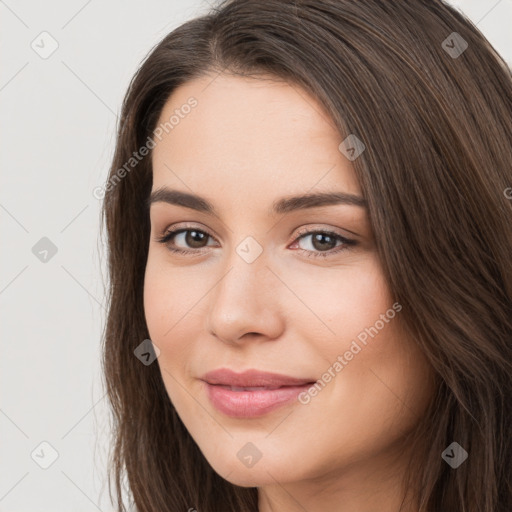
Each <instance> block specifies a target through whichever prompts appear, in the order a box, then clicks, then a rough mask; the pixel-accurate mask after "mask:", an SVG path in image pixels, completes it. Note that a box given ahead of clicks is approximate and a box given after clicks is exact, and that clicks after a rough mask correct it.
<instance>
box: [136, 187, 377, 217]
mask: <svg viewBox="0 0 512 512" xmlns="http://www.w3.org/2000/svg"><path fill="white" fill-rule="evenodd" d="M160 202H164V203H168V204H173V205H177V206H184V207H185V208H191V209H193V210H197V211H199V212H203V213H206V214H208V215H212V216H214V217H219V214H218V212H217V211H216V209H215V207H214V206H213V205H212V204H211V203H210V202H209V201H207V200H206V199H204V198H203V197H200V196H197V195H195V194H189V193H188V192H181V191H179V190H171V189H169V188H166V187H162V188H159V189H157V190H155V191H154V192H152V193H151V195H150V196H149V198H148V200H147V203H146V206H147V207H148V208H149V207H150V206H151V205H152V204H153V203H160ZM339 204H346V205H351V206H358V207H360V208H365V209H366V208H367V202H366V200H365V199H363V198H362V197H360V196H357V195H354V194H347V193H345V192H315V193H311V194H304V195H300V196H288V197H283V198H281V199H279V200H276V201H274V202H273V203H272V207H271V208H270V210H269V214H271V215H284V214H285V213H289V212H292V211H296V210H303V209H307V208H317V207H320V206H331V205H339Z"/></svg>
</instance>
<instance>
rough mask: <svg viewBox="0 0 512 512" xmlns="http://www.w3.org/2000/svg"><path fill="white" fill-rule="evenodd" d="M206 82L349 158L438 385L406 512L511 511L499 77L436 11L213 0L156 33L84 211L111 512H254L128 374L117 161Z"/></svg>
mask: <svg viewBox="0 0 512 512" xmlns="http://www.w3.org/2000/svg"><path fill="white" fill-rule="evenodd" d="M221 72H224V73H234V74H238V75H245V76H255V77H258V76H263V75H269V74H270V75H273V76H275V77H278V78H280V79H284V80H286V81H288V82H289V83H290V84H294V85H295V86H299V87H302V88H303V89H304V90H306V91H307V92H309V93H310V94H312V95H313V96H314V97H316V98H318V100H319V101H320V102H321V103H322V104H323V105H324V106H325V108H326V109H327V112H329V114H330V116H331V118H332V122H333V124H334V125H335V126H336V128H337V129H338V130H339V133H340V142H341V141H342V140H343V139H345V138H346V137H347V136H348V135H349V134H356V135H357V137H358V138H359V139H360V140H362V141H363V143H364V144H365V146H366V149H365V151H364V152H363V153H362V154H361V155H360V157H358V158H357V159H355V160H354V161H353V162H352V163H353V166H354V169H355V172H356V174H357V177H358V179H359V181H360V184H361V189H362V191H363V195H364V197H365V199H366V200H367V202H368V208H369V215H370V220H371V223H372V227H373V231H374V234H375V242H376V247H377V250H378V254H379V257H380V260H381V262H382V268H383V271H384V273H385V277H386V279H387V282H388V285H389V288H390V290H391V292H392V294H393V296H394V297H395V298H396V300H397V301H398V302H399V303H400V304H401V305H402V306H403V309H402V313H401V317H402V319H403V321H404V324H405V326H406V329H407V332H408V335H409V337H410V340H411V343H417V344H418V345H419V346H420V347H421V349H422V350H423V352H424V353H425V356H426V357H427V359H428V361H429V362H430V364H431V365H432V368H433V369H434V371H435V374H436V378H437V387H436V389H437V391H436V393H435V395H434V397H433V398H432V402H431V406H430V408H429V409H428V411H427V414H426V415H425V416H424V417H423V418H422V419H421V422H420V424H419V426H418V428H417V429H416V430H415V431H414V432H413V433H412V435H411V439H410V441H411V442H412V443H414V446H415V449H414V450H413V453H414V454H415V456H414V459H413V460H411V465H410V472H409V473H408V474H409V477H410V478H409V480H408V482H407V486H408V488H409V489H414V491H415V494H416V495H417V497H418V510H419V512H444V511H457V512H505V511H506V512H510V511H511V510H512V482H511V481H512V200H511V197H512V189H511V188H510V187H512V119H511V113H512V76H511V71H510V69H509V68H508V66H507V64H506V63H505V61H504V60H503V59H502V57H500V55H499V54H497V53H496V51H495V50H494V49H493V47H492V46H491V45H490V43H489V42H488V41H487V39H486V38H485V37H484V36H483V35H482V34H481V33H480V31H479V30H478V29H477V27H475V25H474V24H472V23H471V21H469V20H468V19H467V18H465V17H464V16H463V14H461V13H460V12H458V11H457V10H455V9H454V8H452V7H450V6H448V5H447V4H444V3H443V2H442V1H441V0H402V1H400V2H388V1H384V0H366V1H364V2H354V1H353V0H296V1H292V0H264V1H261V0H227V1H224V2H222V3H221V4H220V5H218V6H217V7H216V8H214V9H212V10H211V11H210V13H208V14H207V15H204V16H202V17H199V18H197V19H193V20H191V21H188V22H187V23H185V24H183V25H182V26H180V27H178V28H177V29H175V30H174V31H173V32H171V33H170V34H169V35H167V36H166V37H165V38H164V39H163V41H161V43H159V44H158V45H157V46H156V47H155V48H154V49H153V50H152V51H151V52H150V54H149V55H148V56H147V57H146V59H145V61H144V62H143V64H142V65H141V67H140V69H139V70H138V72H137V73H136V75H135V76H134V78H133V79H132V81H131V83H130V86H129V89H128V91H127V94H126V97H125V99H124V102H123V107H122V115H121V118H120V122H119V128H118V135H117V143H116V150H115V156H114V159H113V162H112V167H111V170H110V174H109V177H108V182H107V185H106V186H105V192H106V193H105V199H104V204H103V211H102V214H103V218H102V221H103V222H104V223H105V226H106V230H107V238H108V241H107V243H108V246H107V247H108V266H109V278H110V279H109V290H108V292H109V295H108V319H107V322H106V325H105V331H104V340H103V341H104V347H103V348H104V354H103V361H102V362H103V369H104V376H105V383H106V390H107V392H108V398H109V400H110V404H111V407H112V411H113V416H112V418H113V425H112V434H113V446H112V451H111V454H110V456H111V457H110V461H109V477H112V476H113V477H114V482H115V488H116V497H117V501H118V504H119V505H118V506H119V510H120V511H124V510H126V509H125V506H124V504H123V497H122V496H123V492H124V491H123V489H124V483H123V482H124V480H125V478H126V483H127V485H128V489H127V490H129V492H130V495H131V498H132V499H133V502H134V504H135V505H136V507H137V509H138V510H139V511H140V512H163V511H166V510H167V511H173V512H175V511H178V510H183V511H186V510H189V509H190V508H195V509H197V510H198V511H200V512H214V511H218V512H240V511H243V512H255V511H257V509H258V494H257V493H258V491H257V488H253V487H251V488H244V487H239V486H236V485H233V484H231V483H230V482H228V481H226V480H224V479H223V478H221V477H220V476H219V475H218V474H217V473H216V472H215V471H214V470H213V469H212V468H211V466H210V465H209V464H208V463H207V461H206V459H205V458H204V456H203V455H202V453H201V451H200V450H199V448H198V446H197V445H196V443H195V442H194V441H193V439H192V438H191V436H190V435H189V433H188V431H187V429H186V428H185V426H184V425H183V424H182V422H181V420H180V419H179V417H178V416H177V414H176V411H175V409H174V407H173V405H172V403H171V402H170V400H169V397H168V395H167V393H166V389H165V387H164V384H163V381H162V378H161V374H160V371H159V368H158V365H157V364H151V365H148V366H145V365H143V364H141V362H140V360H138V359H137V358H136V357H135V356H134V350H135V349H136V348H137V347H138V346H139V345H140V344H141V342H143V340H145V339H147V338H149V334H148V330H147V326H146V322H145V316H144V309H143V287H144V272H145V264H146V260H147V254H148V244H149V233H150V226H149V213H148V210H147V207H146V199H147V197H148V194H149V192H150V190H151V186H152V169H151V155H148V156H146V157H144V158H142V157H141V158H140V159H137V163H136V165H135V164H133V162H132V163H131V164H130V165H131V167H129V168H128V167H127V166H126V163H127V162H128V161H130V158H132V156H133V153H134V152H137V151H138V150H139V148H141V147H142V146H144V145H146V144H148V140H149V139H148V138H151V137H153V136H154V133H153V132H154V130H155V128H156V123H157V120H158V118H159V116H160V113H161V111H162V108H163V106H164V104H165V102H166V101H167V99H168V98H169V95H170V94H171V93H172V92H173V91H174V90H175V89H176V88H177V87H179V86H180V85H182V84H184V83H185V82H187V81H190V80H192V79H193V78H196V77H201V76H204V75H206V74H209V75H211V76H212V79H213V77H214V76H215V74H216V73H221ZM198 108H200V103H199V107H198ZM132 164H133V165H132ZM123 166H124V169H125V172H124V173H123V172H120V169H122V168H123ZM132 167H133V168H132ZM102 233H103V232H102ZM452 442H457V443H458V444H460V445H461V446H462V447H463V448H464V449H465V450H466V451H467V452H468V454H469V457H468V459H467V460H466V461H465V462H464V463H463V464H462V465H460V466H459V467H458V468H457V469H453V468H452V467H450V466H449V465H448V464H447V463H446V462H445V461H444V460H443V459H442V457H441V454H442V452H443V451H444V450H445V449H446V448H447V447H448V446H449V445H450V444H451V443H452ZM109 492H110V497H111V499H112V490H111V485H110V479H109Z"/></svg>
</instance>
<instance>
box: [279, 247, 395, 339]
mask: <svg viewBox="0 0 512 512" xmlns="http://www.w3.org/2000/svg"><path fill="white" fill-rule="evenodd" d="M299 275H300V278H298V276H299ZM283 281H285V282H286V283H287V284H288V283H289V286H290V288H292V289H293V291H294V292H295V295H296V296H297V298H298V299H300V300H297V299H295V298H294V297H293V296H291V297H290V300H289V306H288V308H289V309H288V311H289V312H290V311H292V312H294V313H293V314H294V317H295V318H294V319H293V321H294V322H299V323H300V324H301V325H302V327H301V330H302V331H303V332H304V334H306V335H307V333H310V334H311V336H313V334H314V333H316V335H314V336H313V337H312V338H311V339H318V336H319V333H322V335H323V336H322V339H325V340H326V341H329V343H330V346H332V343H333V342H335V343H336V344H337V348H339V347H340V346H342V345H343V344H344V343H345V342H346V341H348V342H350V340H351V339H352V338H354V337H356V336H357V335H358V334H359V333H360V332H361V331H363V330H364V329H365V328H367V327H370V326H372V325H373V324H374V323H375V322H376V321H377V320H378V319H379V316H380V315H381V314H385V313H386V311H387V310H388V309H389V308H391V306H392V304H393V298H392V297H391V295H390V294H389V292H388V287H387V283H386V282H385V281H384V277H383V275H382V271H381V269H380V266H379V262H378V260H377V258H376V256H375V255H374V254H368V255H366V256H364V257H361V258H360V259H359V260H358V261H357V264H354V265H347V266H345V267H339V268H332V269H325V268H321V267H316V268H312V269H311V270H309V271H308V272H304V271H303V270H302V271H300V273H299V270H297V269H293V268H292V269H291V270H290V271H287V273H286V274H283ZM301 302H303V303H301ZM305 306H306V308H305ZM308 310H309V311H308Z"/></svg>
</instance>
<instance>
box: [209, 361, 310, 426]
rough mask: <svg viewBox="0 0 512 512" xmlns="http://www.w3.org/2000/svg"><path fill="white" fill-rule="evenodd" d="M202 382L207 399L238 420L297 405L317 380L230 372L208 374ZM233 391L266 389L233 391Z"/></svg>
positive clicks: (254, 372) (271, 374)
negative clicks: (300, 395)
mask: <svg viewBox="0 0 512 512" xmlns="http://www.w3.org/2000/svg"><path fill="white" fill-rule="evenodd" d="M201 380H203V381H204V382H205V385H206V391H207V394H208V398H209V399H210V401H211V402H212V404H213V405H214V407H216V408H217V409H218V410H219V411H220V412H222V413H224V414H226V415H228V416H231V417H235V418H253V417H256V416H261V415H263V414H266V413H268V412H270V411H272V410H274V409H276V408H278V407H281V406H284V405H285V404H287V403H289V402H291V401H294V400H295V399H296V398H297V396H298V395H299V394H300V393H301V392H303V391H306V390H307V389H308V388H309V387H311V386H312V385H313V384H314V382H315V379H309V378H307V379H301V378H296V377H289V376H287V375H279V374H276V373H268V372H260V371H258V370H247V371H245V372H243V373H236V372H233V371H231V370H228V369H227V368H221V369H218V370H214V371H211V372H208V373H206V374H205V375H203V377H202V378H201ZM231 387H236V388H249V387H264V388H267V389H255V390H233V389H231Z"/></svg>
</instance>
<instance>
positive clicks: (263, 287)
mask: <svg viewBox="0 0 512 512" xmlns="http://www.w3.org/2000/svg"><path fill="white" fill-rule="evenodd" d="M274 272H275V271H274ZM274 272H273V271H271V270H270V268H269V267H268V265H267V261H266V259H265V258H264V254H261V255H260V256H259V257H258V258H257V259H256V260H255V261H253V262H251V263H248V262H247V261H245V260H244V259H243V258H242V257H240V256H239V255H238V254H236V253H234V254H233V257H231V258H229V262H228V265H227V269H226V270H225V271H224V272H223V275H222V276H221V278H220V280H219V282H218V284H217V285H216V286H215V287H214V289H213V290H212V292H211V293H209V294H208V296H209V301H210V304H209V308H208V319H207V322H208V326H207V328H208V331H209V333H210V334H211V335H213V336H215V337H216V338H218V339H219V340H220V341H222V342H224V343H227V344H231V345H233V344H240V343H244V342H247V341H248V340H249V339H252V340H259V341H264V340H270V339H276V338H278V337H279V336H280V334H281V333H282V331H283V326H284V311H283V309H282V305H281V301H280V299H281V298H284V299H286V297H284V295H283V293H284V290H282V289H283V288H284V286H283V284H282V283H281V282H280V281H279V279H278V278H277V277H276V275H275V274H274ZM288 299H289V297H288Z"/></svg>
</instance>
